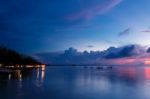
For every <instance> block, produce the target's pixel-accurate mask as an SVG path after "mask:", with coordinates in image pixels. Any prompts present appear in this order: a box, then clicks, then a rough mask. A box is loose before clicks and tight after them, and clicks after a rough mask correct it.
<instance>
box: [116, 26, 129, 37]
mask: <svg viewBox="0 0 150 99" xmlns="http://www.w3.org/2000/svg"><path fill="white" fill-rule="evenodd" d="M130 32H131V28H127V29H125V30H123V31H122V32H120V33H119V34H118V36H124V35H129V34H130Z"/></svg>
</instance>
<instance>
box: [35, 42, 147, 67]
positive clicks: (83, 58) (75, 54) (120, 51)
mask: <svg viewBox="0 0 150 99" xmlns="http://www.w3.org/2000/svg"><path fill="white" fill-rule="evenodd" d="M147 52H148V49H146V48H145V47H143V46H140V45H136V44H132V45H126V46H122V47H110V48H108V49H107V50H104V51H91V52H87V51H83V52H79V51H78V50H77V49H75V48H72V47H71V48H69V49H67V50H65V51H63V52H61V53H50V54H48V53H46V54H42V53H41V54H38V55H35V56H37V57H40V58H39V59H43V60H42V62H43V61H45V63H50V64H100V65H144V64H145V61H146V63H147V61H148V60H149V57H150V54H149V53H147Z"/></svg>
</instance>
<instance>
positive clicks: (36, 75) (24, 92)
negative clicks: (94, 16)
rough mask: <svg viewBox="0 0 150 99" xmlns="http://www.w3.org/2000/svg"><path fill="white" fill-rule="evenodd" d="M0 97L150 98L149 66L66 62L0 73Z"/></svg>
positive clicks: (30, 98)
mask: <svg viewBox="0 0 150 99" xmlns="http://www.w3.org/2000/svg"><path fill="white" fill-rule="evenodd" d="M0 99H150V68H149V67H120V68H119V67H115V68H113V69H106V70H97V69H96V68H95V67H87V68H86V67H67V66H66V67H46V68H45V70H44V69H43V70H41V69H35V70H32V71H24V72H21V71H16V72H15V74H0Z"/></svg>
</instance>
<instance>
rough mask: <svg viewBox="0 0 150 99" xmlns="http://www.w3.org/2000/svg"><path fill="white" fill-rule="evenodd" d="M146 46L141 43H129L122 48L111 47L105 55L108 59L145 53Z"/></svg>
mask: <svg viewBox="0 0 150 99" xmlns="http://www.w3.org/2000/svg"><path fill="white" fill-rule="evenodd" d="M145 52H146V51H145V48H144V47H141V46H139V45H127V46H124V47H120V48H109V49H108V53H107V54H106V55H105V56H104V58H106V59H114V58H124V57H132V56H138V55H141V54H143V53H145Z"/></svg>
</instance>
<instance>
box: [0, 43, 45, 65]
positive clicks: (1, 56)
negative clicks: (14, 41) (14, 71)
mask: <svg viewBox="0 0 150 99" xmlns="http://www.w3.org/2000/svg"><path fill="white" fill-rule="evenodd" d="M41 64H42V63H41V62H39V61H37V60H36V59H34V58H32V57H30V56H26V55H23V54H20V53H18V52H16V51H15V50H12V49H9V48H6V47H3V46H0V66H1V67H10V66H13V67H26V66H27V65H32V66H36V65H41Z"/></svg>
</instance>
